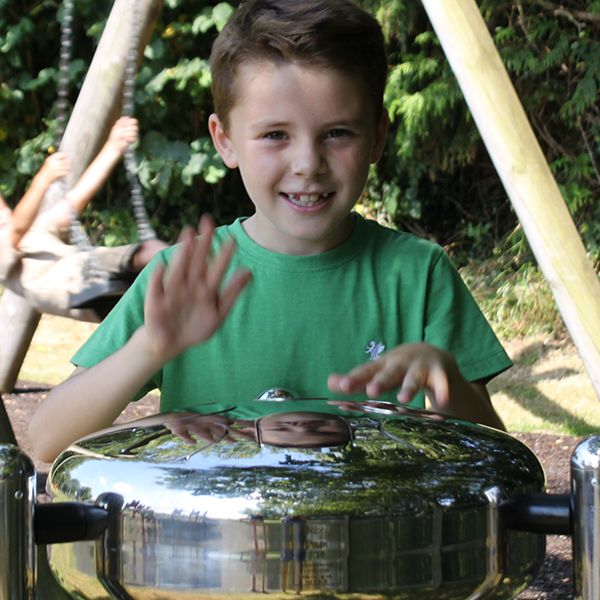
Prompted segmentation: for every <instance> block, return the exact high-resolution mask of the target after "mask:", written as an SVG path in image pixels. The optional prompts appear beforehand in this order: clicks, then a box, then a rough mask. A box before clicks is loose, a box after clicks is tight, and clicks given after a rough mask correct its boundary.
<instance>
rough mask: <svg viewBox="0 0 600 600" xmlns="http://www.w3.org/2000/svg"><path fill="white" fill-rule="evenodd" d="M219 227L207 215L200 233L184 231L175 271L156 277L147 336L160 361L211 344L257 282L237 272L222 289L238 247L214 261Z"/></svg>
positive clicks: (162, 271) (159, 270) (159, 272)
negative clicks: (238, 301) (237, 303)
mask: <svg viewBox="0 0 600 600" xmlns="http://www.w3.org/2000/svg"><path fill="white" fill-rule="evenodd" d="M214 227H215V225H214V222H213V220H212V218H210V217H209V216H207V215H205V216H203V217H202V219H201V220H200V226H199V232H200V236H199V237H197V236H196V234H195V232H194V231H193V230H192V229H190V228H187V229H184V230H183V231H182V233H181V235H180V238H179V241H180V242H181V247H180V248H179V250H178V252H177V254H176V255H175V257H174V258H173V261H172V262H171V264H170V266H169V268H168V269H167V270H166V272H165V269H164V267H161V266H159V267H157V268H156V269H155V271H154V272H153V273H152V275H151V277H150V281H149V284H148V291H147V294H146V303H145V307H144V314H145V328H146V335H147V336H148V340H149V343H150V348H151V351H152V353H153V354H154V355H155V357H157V358H159V359H160V361H164V362H166V361H168V360H170V359H171V358H173V357H175V356H177V355H178V354H180V353H181V352H183V351H184V350H185V349H187V348H189V347H190V346H193V345H195V344H199V343H202V342H204V341H206V340H208V339H209V338H210V337H211V336H212V335H213V333H214V332H215V331H216V330H217V329H218V328H219V327H220V325H221V324H222V323H223V321H224V320H225V317H226V316H227V314H228V313H229V310H230V309H231V307H232V306H233V304H234V303H235V301H236V299H237V298H238V296H239V295H240V293H241V292H242V290H243V289H244V287H245V286H246V284H247V283H248V282H249V281H250V279H251V274H250V272H248V271H238V272H236V273H235V274H234V275H233V276H232V277H231V279H230V280H229V281H228V282H227V284H226V285H225V286H224V287H222V283H223V279H224V277H225V273H226V271H227V267H228V266H229V263H230V261H231V257H232V255H233V252H234V248H235V244H234V242H233V241H231V242H227V243H225V244H224V245H223V246H222V247H221V248H220V249H219V252H218V253H217V254H216V256H214V258H212V259H211V256H210V249H211V244H212V239H213V231H214Z"/></svg>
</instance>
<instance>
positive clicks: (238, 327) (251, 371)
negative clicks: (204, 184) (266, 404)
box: [30, 0, 510, 460]
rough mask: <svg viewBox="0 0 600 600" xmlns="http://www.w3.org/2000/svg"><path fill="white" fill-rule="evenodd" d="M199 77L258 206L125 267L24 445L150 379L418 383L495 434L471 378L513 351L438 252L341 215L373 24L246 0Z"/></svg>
mask: <svg viewBox="0 0 600 600" xmlns="http://www.w3.org/2000/svg"><path fill="white" fill-rule="evenodd" d="M211 69H212V76H213V96H214V101H215V113H214V114H212V115H211V116H210V118H209V129H210V133H211V136H212V138H213V142H214V144H215V146H216V148H217V150H218V152H219V154H220V155H221V157H222V159H223V161H224V162H225V164H226V165H227V166H228V167H230V168H239V170H240V173H241V176H242V179H243V181H244V184H245V187H246V190H247V192H248V194H249V196H250V198H251V200H252V202H253V203H254V206H255V212H254V214H253V215H252V216H250V217H249V218H246V219H238V220H236V221H235V222H234V223H233V224H232V225H229V226H225V227H219V228H215V226H214V224H213V222H212V220H211V219H210V218H208V217H203V218H202V220H201V222H200V226H199V231H200V235H199V236H198V237H196V236H195V235H194V232H193V231H191V230H185V231H184V232H183V233H182V235H181V244H180V245H179V246H178V249H177V250H175V251H174V252H173V251H171V250H167V251H165V252H163V253H161V254H160V255H159V256H158V259H157V260H155V261H154V263H153V265H152V268H149V269H146V270H145V271H144V272H143V273H142V274H141V275H140V276H139V277H138V279H137V281H136V283H135V285H134V286H133V287H132V289H131V290H130V291H129V292H128V293H127V294H126V296H125V297H124V298H123V300H122V301H121V303H119V305H118V306H117V308H116V309H115V310H114V311H113V312H112V314H111V315H109V317H108V318H107V319H106V320H105V321H104V323H103V324H102V325H101V326H100V327H99V328H98V329H97V330H96V332H95V333H94V335H93V336H92V337H91V338H90V340H89V341H88V342H87V343H86V344H85V345H84V346H83V348H82V349H81V350H80V351H79V352H78V353H77V354H76V355H75V357H74V359H73V362H74V363H75V364H76V365H77V366H78V369H77V370H76V371H75V373H74V375H73V376H71V377H70V378H69V379H68V380H67V381H66V382H64V383H62V384H61V385H59V386H57V387H56V388H55V389H54V390H53V391H52V392H51V393H50V394H49V396H48V399H47V400H46V402H45V403H44V404H43V405H42V406H41V407H40V409H39V410H38V412H37V413H36V414H35V415H34V417H33V419H32V421H31V425H30V434H31V438H32V443H33V445H34V449H35V452H36V454H38V455H39V456H40V457H41V458H44V459H46V460H49V459H52V458H54V457H55V456H56V455H57V453H58V452H59V451H60V450H61V449H63V448H64V447H65V446H67V445H68V444H69V443H70V442H72V441H73V440H75V439H76V438H78V437H80V436H82V435H85V434H87V433H90V432H92V431H96V430H98V429H101V428H103V427H106V426H108V425H110V424H111V423H112V422H113V420H114V419H115V418H116V417H117V416H118V415H119V413H120V412H121V411H122V410H123V409H124V407H125V406H126V405H127V403H128V402H129V401H131V400H132V399H134V398H137V397H140V396H141V395H143V394H145V393H146V392H147V391H149V390H151V389H153V388H159V389H160V391H161V411H173V410H177V409H178V408H180V407H183V406H190V405H192V404H194V403H195V404H198V405H201V404H202V402H208V403H210V402H222V401H224V402H227V401H231V400H234V401H235V402H236V403H239V402H240V401H247V402H251V401H252V398H254V397H256V395H258V394H259V393H260V392H261V391H262V390H264V389H265V388H268V387H275V386H280V387H283V388H287V389H290V390H294V391H295V392H296V393H297V394H298V395H299V396H300V397H302V396H329V397H331V398H333V399H338V400H341V399H342V398H344V397H345V396H347V395H351V398H352V399H360V400H365V399H367V398H382V399H388V400H389V399H394V400H396V399H397V400H398V401H400V402H401V403H408V402H412V404H413V405H415V406H422V405H423V397H422V395H420V394H418V392H419V391H421V390H424V391H425V392H426V393H427V395H428V396H429V397H430V398H431V401H432V403H433V405H434V408H435V409H436V410H437V411H439V412H442V413H445V414H447V415H450V416H454V417H457V418H464V419H468V420H472V421H477V422H481V423H485V424H488V425H491V426H494V427H499V428H501V427H502V423H501V421H500V419H499V417H498V416H497V414H496V413H495V411H494V409H493V407H492V404H491V402H490V398H489V395H488V392H487V390H486V387H485V383H486V382H487V381H488V380H489V379H491V378H492V377H493V376H494V375H496V374H497V373H499V372H500V371H503V370H504V369H506V368H507V367H509V366H510V360H509V359H508V357H507V356H506V354H505V352H504V350H503V349H502V347H501V346H500V344H499V342H498V341H497V339H496V337H495V336H494V334H493V332H492V331H491V329H490V327H489V325H488V324H487V322H486V320H485V318H484V317H483V316H482V314H481V312H480V311H479V309H478V307H477V306H476V304H475V302H474V300H473V299H472V297H471V295H470V294H469V292H468V291H467V289H466V287H465V286H464V284H463V282H462V281H461V279H460V277H459V276H458V274H457V272H456V270H455V269H454V267H453V266H452V265H451V264H450V262H449V260H448V259H447V257H446V256H445V254H444V253H443V251H442V249H441V248H440V247H439V246H437V245H435V244H432V243H430V242H428V241H425V240H421V239H417V238H415V237H414V236H411V235H408V234H405V233H398V232H395V231H391V230H388V229H385V228H383V227H380V226H379V225H377V224H376V223H374V222H371V221H366V220H364V219H362V218H361V217H360V216H358V215H357V214H355V213H354V212H352V208H353V206H354V204H355V203H356V202H357V200H358V199H359V197H360V195H361V193H362V192H363V188H364V186H365V182H366V179H367V174H368V171H369V166H370V164H371V163H374V162H376V161H377V160H378V159H379V157H380V155H381V153H382V150H383V147H384V142H385V136H386V131H387V126H388V117H387V114H386V112H385V110H384V109H383V91H384V86H385V79H386V70H387V63H386V57H385V52H384V44H383V36H382V33H381V29H380V27H379V25H378V24H377V22H376V21H375V19H373V18H372V17H371V16H370V15H368V14H367V13H365V12H364V11H363V10H362V9H359V8H357V7H356V6H355V5H353V4H351V3H350V2H349V1H348V0H249V1H248V2H245V3H244V4H243V5H242V7H241V8H239V9H238V11H237V12H236V13H234V16H233V18H232V20H231V21H230V23H229V24H228V25H227V26H226V27H225V28H224V30H223V31H222V32H221V34H220V35H219V37H218V38H217V40H216V42H215V44H214V47H213V52H212V55H211ZM365 353H366V354H365ZM357 365H358V366H357Z"/></svg>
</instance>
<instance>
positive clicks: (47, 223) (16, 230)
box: [0, 117, 166, 321]
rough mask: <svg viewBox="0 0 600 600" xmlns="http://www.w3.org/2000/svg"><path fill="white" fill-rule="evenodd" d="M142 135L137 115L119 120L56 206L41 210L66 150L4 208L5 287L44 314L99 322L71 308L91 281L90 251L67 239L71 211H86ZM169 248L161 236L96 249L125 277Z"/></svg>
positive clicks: (63, 170) (102, 261) (64, 164)
mask: <svg viewBox="0 0 600 600" xmlns="http://www.w3.org/2000/svg"><path fill="white" fill-rule="evenodd" d="M137 135H138V125H137V121H136V120H135V119H133V118H131V117H121V118H120V119H118V120H117V121H116V122H115V124H114V125H113V127H112V128H111V131H110V133H109V136H108V139H107V141H106V143H105V144H104V145H103V147H102V149H101V150H100V152H99V153H98V155H97V156H96V158H95V159H94V160H93V161H92V162H91V164H90V165H89V166H88V167H87V169H86V170H85V171H84V173H83V174H82V175H81V177H80V178H79V180H78V181H77V183H76V184H75V186H74V187H73V189H71V190H70V191H69V192H68V193H67V194H66V197H65V198H64V199H62V200H61V201H59V202H58V203H57V204H56V205H55V206H52V207H51V208H49V209H47V210H45V211H40V207H41V204H42V200H43V198H44V195H45V193H46V191H47V190H48V188H49V187H50V185H51V184H52V183H54V182H55V181H57V180H59V179H61V178H62V177H64V176H65V175H67V173H68V171H69V160H68V158H67V156H66V155H65V154H63V153H61V152H57V153H55V154H52V155H51V156H49V157H48V158H47V159H46V160H45V162H44V164H43V165H42V167H41V169H40V170H39V171H38V173H36V175H35V177H34V178H33V180H32V182H31V184H30V186H29V188H28V190H27V192H26V193H25V195H24V196H23V198H21V200H20V201H19V202H18V204H17V206H16V207H15V209H14V211H13V212H12V215H11V213H10V209H9V208H8V207H6V208H5V211H4V214H5V225H4V230H5V232H6V234H5V235H4V236H2V237H3V241H2V242H1V243H2V247H1V252H2V255H3V258H2V259H0V266H1V267H2V268H1V271H2V272H1V273H0V275H1V277H0V279H1V280H2V281H3V283H4V284H5V286H6V287H8V288H10V289H12V290H13V291H15V292H16V293H18V294H20V295H23V296H25V297H26V298H27V300H28V301H29V302H30V303H31V304H32V306H34V307H36V308H37V309H38V310H39V311H40V312H46V313H51V314H57V315H63V316H70V317H74V318H78V319H82V320H92V321H95V320H97V316H96V315H95V313H94V311H92V310H79V309H72V308H70V299H71V295H72V294H75V293H77V292H79V291H81V290H82V289H83V288H84V287H85V286H86V284H87V282H86V279H85V264H86V261H87V253H86V252H82V251H81V249H80V248H78V247H77V246H73V245H72V244H70V243H69V242H68V229H69V226H70V224H71V221H72V213H73V212H75V213H76V214H77V215H80V214H81V213H82V212H83V210H84V209H85V208H86V206H87V205H88V204H89V202H90V201H91V200H92V198H93V197H94V195H95V194H96V192H97V191H98V190H99V189H100V187H101V186H102V185H103V184H104V183H105V181H106V179H107V178H108V176H109V174H110V173H111V171H112V170H113V168H114V166H115V165H116V164H117V162H118V161H119V160H120V159H121V157H122V156H123V153H124V152H125V150H126V148H127V146H128V145H129V144H131V143H133V142H135V141H136V140H137ZM5 206H6V205H5ZM165 247H166V244H165V243H164V242H162V241H158V240H157V241H148V242H143V243H142V244H127V245H125V246H119V247H112V248H108V247H96V248H94V249H93V250H92V253H93V255H94V256H95V260H96V261H97V263H98V264H99V266H100V267H101V268H103V269H105V270H106V271H107V272H108V273H109V274H110V275H113V276H126V275H130V274H133V273H137V272H139V271H140V270H141V269H142V268H143V267H144V266H145V265H146V264H147V263H148V262H149V260H150V259H151V258H152V256H153V255H154V254H155V253H156V252H157V251H158V250H162V249H163V248H165ZM4 257H6V258H4Z"/></svg>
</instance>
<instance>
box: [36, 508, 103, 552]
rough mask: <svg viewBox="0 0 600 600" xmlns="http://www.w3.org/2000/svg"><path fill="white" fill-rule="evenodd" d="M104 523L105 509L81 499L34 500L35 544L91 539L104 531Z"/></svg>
mask: <svg viewBox="0 0 600 600" xmlns="http://www.w3.org/2000/svg"><path fill="white" fill-rule="evenodd" d="M107 524H108V512H107V511H106V510H104V509H103V508H100V507H99V506H94V505H93V504H84V503H82V502H56V503H53V504H36V505H35V512H34V514H33V533H34V539H35V543H36V544H37V545H42V544H62V543H64V542H79V541H83V540H94V539H96V538H97V537H99V536H100V535H101V534H102V533H104V530H105V529H106V526H107Z"/></svg>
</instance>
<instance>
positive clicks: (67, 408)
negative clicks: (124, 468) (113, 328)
mask: <svg viewBox="0 0 600 600" xmlns="http://www.w3.org/2000/svg"><path fill="white" fill-rule="evenodd" d="M213 229H214V225H213V223H212V220H210V219H208V218H203V219H202V221H201V222H200V233H201V236H200V237H195V235H194V233H193V231H192V230H186V231H184V232H183V233H182V235H181V238H180V241H181V242H182V244H181V248H180V250H179V252H178V254H177V255H176V256H175V257H174V259H173V261H172V263H171V265H170V267H169V269H168V270H167V271H166V272H165V271H164V269H163V268H160V267H157V268H156V270H155V271H154V272H153V273H152V275H151V278H150V282H149V285H148V290H147V294H146V301H145V306H144V316H145V324H144V325H143V326H142V327H140V328H139V329H138V330H137V331H136V332H135V333H134V334H133V336H132V337H131V338H130V339H129V341H128V342H127V343H126V344H125V345H124V346H123V347H122V348H120V349H119V350H118V351H117V352H115V353H114V354H112V355H111V356H109V357H108V358H106V359H105V360H103V361H102V362H100V363H98V364H97V365H95V366H93V367H91V368H89V369H78V370H77V371H76V372H75V373H74V374H73V375H72V376H71V377H70V378H69V379H67V380H66V381H65V382H63V383H61V384H60V385H58V386H56V387H55V388H54V389H53V390H52V391H51V392H50V393H49V394H48V397H47V398H46V400H45V401H44V402H43V403H42V405H41V406H40V407H39V408H38V409H37V411H36V412H35V413H34V415H33V417H32V418H31V421H30V423H29V437H30V440H31V443H32V447H33V451H34V454H35V455H36V456H38V457H39V458H41V459H42V460H45V461H51V460H54V458H55V457H56V456H57V455H58V454H59V452H60V451H61V450H63V449H64V448H66V447H67V446H68V445H69V444H71V443H72V442H74V441H75V440H76V439H79V438H80V437H83V436H85V435H88V434H90V433H93V432H94V431H98V430H99V429H103V428H105V427H108V426H110V425H111V424H112V423H113V421H114V420H115V418H116V417H117V416H118V415H119V414H120V413H121V411H122V410H123V409H124V408H125V406H126V405H127V404H128V403H129V402H130V401H131V399H132V398H133V397H134V395H135V393H136V392H137V391H138V390H139V389H140V388H141V387H142V386H143V385H144V384H145V383H146V382H147V381H148V380H149V379H150V378H151V377H152V375H154V373H156V372H157V371H158V370H160V369H161V368H162V367H163V366H164V365H165V363H166V362H168V361H169V360H170V359H172V358H173V357H175V356H177V355H178V354H180V353H181V352H183V351H184V350H185V349H186V348H188V347H190V346H192V345H194V344H200V343H202V342H204V341H206V340H208V339H209V338H210V337H211V336H212V335H213V333H214V332H215V331H216V330H217V329H218V328H219V327H220V326H221V324H222V323H223V321H224V319H225V317H226V316H227V314H228V312H229V310H230V309H231V307H232V306H233V304H234V302H235V301H236V299H237V298H238V296H239V295H240V293H241V292H242V290H243V288H244V287H245V285H246V284H247V283H248V281H249V280H250V273H248V272H246V271H240V272H238V273H237V274H234V275H233V277H232V278H231V279H230V280H229V281H228V283H227V284H226V285H225V287H224V288H223V289H221V283H222V282H223V278H224V276H225V272H226V270H227V267H228V265H229V262H230V260H231V256H232V254H233V251H234V245H233V243H229V244H226V245H224V246H223V248H222V249H221V250H220V251H219V252H218V253H217V255H216V256H215V258H214V260H212V261H211V262H210V263H209V261H208V257H209V254H210V247H211V242H212V232H213Z"/></svg>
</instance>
